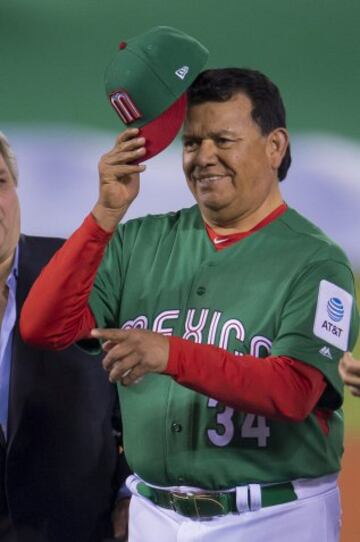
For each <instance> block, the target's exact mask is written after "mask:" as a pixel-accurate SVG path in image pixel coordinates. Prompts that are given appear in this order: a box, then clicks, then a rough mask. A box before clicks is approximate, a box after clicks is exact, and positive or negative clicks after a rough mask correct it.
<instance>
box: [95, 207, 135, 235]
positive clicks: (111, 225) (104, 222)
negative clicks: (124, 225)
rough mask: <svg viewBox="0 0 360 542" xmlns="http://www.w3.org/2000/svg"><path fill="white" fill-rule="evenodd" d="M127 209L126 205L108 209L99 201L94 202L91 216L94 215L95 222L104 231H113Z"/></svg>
mask: <svg viewBox="0 0 360 542" xmlns="http://www.w3.org/2000/svg"><path fill="white" fill-rule="evenodd" d="M127 210H128V206H127V205H125V206H124V207H121V208H120V209H110V208H107V207H104V206H103V205H101V204H100V203H96V205H95V206H94V208H93V209H92V211H91V214H92V216H93V217H94V219H95V221H96V223H97V224H98V225H99V226H100V227H101V228H102V229H103V230H105V231H106V232H113V231H115V229H116V227H117V225H118V224H119V222H120V220H121V219H122V218H123V216H124V215H125V213H126V211H127Z"/></svg>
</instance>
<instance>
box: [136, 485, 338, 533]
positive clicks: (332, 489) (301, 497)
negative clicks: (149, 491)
mask: <svg viewBox="0 0 360 542" xmlns="http://www.w3.org/2000/svg"><path fill="white" fill-rule="evenodd" d="M131 478H132V480H131V482H130V483H129V484H128V486H129V488H130V490H131V491H132V498H131V503H130V519H129V542H159V541H161V542H272V541H274V542H338V541H339V531H340V499H339V490H338V487H337V483H336V476H335V475H331V476H323V477H321V478H316V479H313V480H310V481H309V480H296V481H294V482H293V485H294V489H295V493H296V494H297V497H298V500H296V501H292V502H289V503H285V504H279V505H275V506H269V507H266V508H259V509H257V510H254V511H244V512H241V513H239V514H228V515H226V516H216V517H214V518H211V519H210V520H208V519H206V520H197V519H191V518H186V517H183V516H181V515H179V514H177V513H175V512H173V511H171V510H167V509H164V508H160V507H159V506H155V505H154V504H153V503H152V502H151V501H149V500H148V499H146V498H144V497H141V496H139V495H137V494H136V489H135V488H136V481H135V480H136V478H135V477H131ZM245 494H246V492H245V493H244V495H245Z"/></svg>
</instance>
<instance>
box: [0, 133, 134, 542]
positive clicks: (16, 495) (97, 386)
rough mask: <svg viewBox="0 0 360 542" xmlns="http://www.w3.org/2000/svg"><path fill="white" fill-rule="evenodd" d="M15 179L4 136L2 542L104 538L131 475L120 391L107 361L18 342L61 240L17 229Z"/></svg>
mask: <svg viewBox="0 0 360 542" xmlns="http://www.w3.org/2000/svg"><path fill="white" fill-rule="evenodd" d="M17 178H18V171H17V164H16V159H15V156H14V154H13V152H12V149H11V147H10V146H9V144H8V142H7V140H6V138H5V136H4V135H3V134H1V133H0V324H1V335H0V540H1V541H2V542H15V541H16V542H100V541H102V540H103V539H105V538H106V537H111V536H112V533H113V530H112V525H111V514H112V510H113V507H114V502H115V498H116V494H117V491H118V488H119V487H120V484H121V481H122V479H123V478H124V477H125V475H126V472H125V471H124V468H125V467H124V468H122V466H120V462H122V459H121V458H120V456H119V448H118V443H117V442H116V438H115V436H114V429H113V425H114V420H115V419H116V418H117V415H116V409H117V397H116V393H115V388H114V386H113V385H112V384H110V383H109V381H108V378H107V375H106V373H105V371H104V370H103V368H102V365H101V359H100V357H93V356H89V355H87V354H85V353H84V352H82V351H81V350H80V349H78V348H76V347H71V348H68V349H66V350H62V351H61V352H49V351H45V350H39V349H36V348H33V347H30V346H28V345H27V344H25V343H24V342H23V341H22V340H21V337H20V334H19V329H18V316H19V314H20V309H21V306H22V303H23V301H24V299H25V297H26V295H27V292H28V290H29V289H30V287H31V285H32V283H33V281H34V280H35V278H36V277H37V275H38V274H39V272H40V271H41V269H42V267H43V266H44V265H45V264H46V263H47V261H48V260H49V259H50V257H51V256H52V254H53V253H54V252H55V251H56V250H57V249H58V248H59V247H60V246H61V244H62V242H63V241H62V240H61V239H51V238H40V237H28V236H24V235H20V206H19V200H18V196H17V191H16V188H17ZM54 318H56V314H54ZM118 532H119V531H118Z"/></svg>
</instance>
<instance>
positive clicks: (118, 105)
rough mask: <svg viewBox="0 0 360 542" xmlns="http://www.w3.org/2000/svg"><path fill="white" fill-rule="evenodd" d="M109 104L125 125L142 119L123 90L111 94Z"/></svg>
mask: <svg viewBox="0 0 360 542" xmlns="http://www.w3.org/2000/svg"><path fill="white" fill-rule="evenodd" d="M110 102H111V105H112V106H113V108H114V109H115V111H116V112H117V114H118V115H119V117H120V118H121V120H122V121H123V122H124V123H125V124H131V123H132V122H134V121H135V120H137V119H140V118H141V117H142V114H141V113H140V111H139V109H138V108H137V107H136V105H135V103H134V102H133V100H132V99H131V98H130V96H129V94H128V93H127V92H126V91H125V90H123V89H119V90H116V91H115V92H113V93H112V94H111V95H110Z"/></svg>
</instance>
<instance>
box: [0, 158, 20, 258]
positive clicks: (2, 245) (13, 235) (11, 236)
mask: <svg viewBox="0 0 360 542" xmlns="http://www.w3.org/2000/svg"><path fill="white" fill-rule="evenodd" d="M19 235H20V205H19V199H18V195H17V191H16V186H15V182H14V179H13V178H12V176H11V173H10V171H9V168H8V166H7V164H6V162H5V160H4V158H3V156H2V155H1V154H0V263H2V262H3V261H5V260H6V259H7V258H9V257H10V256H11V255H12V254H13V252H14V250H15V247H16V245H17V243H18V240H19Z"/></svg>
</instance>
